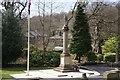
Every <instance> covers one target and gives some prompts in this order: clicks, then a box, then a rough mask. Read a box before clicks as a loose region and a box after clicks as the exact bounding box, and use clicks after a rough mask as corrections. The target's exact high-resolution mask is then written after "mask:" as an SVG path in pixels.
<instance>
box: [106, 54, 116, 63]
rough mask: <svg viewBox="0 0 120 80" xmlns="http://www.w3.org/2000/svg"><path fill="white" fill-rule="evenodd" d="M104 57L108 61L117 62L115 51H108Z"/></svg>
mask: <svg viewBox="0 0 120 80" xmlns="http://www.w3.org/2000/svg"><path fill="white" fill-rule="evenodd" d="M104 58H105V61H106V62H115V53H106V54H105V55H104Z"/></svg>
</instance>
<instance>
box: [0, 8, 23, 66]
mask: <svg viewBox="0 0 120 80" xmlns="http://www.w3.org/2000/svg"><path fill="white" fill-rule="evenodd" d="M2 27H3V28H2V63H3V65H6V64H8V63H10V62H13V61H15V60H16V59H17V58H19V57H20V56H21V53H22V50H23V46H24V45H23V44H24V37H23V34H22V33H21V26H20V25H19V21H18V20H17V18H16V17H14V14H13V13H12V11H11V10H7V11H4V12H3V13H2Z"/></svg>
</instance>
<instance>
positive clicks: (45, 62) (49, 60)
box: [30, 50, 60, 67]
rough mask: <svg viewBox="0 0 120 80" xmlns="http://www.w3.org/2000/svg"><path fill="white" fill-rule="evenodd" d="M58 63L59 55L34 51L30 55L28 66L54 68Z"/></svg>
mask: <svg viewBox="0 0 120 80" xmlns="http://www.w3.org/2000/svg"><path fill="white" fill-rule="evenodd" d="M43 55H44V56H45V58H44V59H43ZM59 63H60V54H59V53H56V52H52V51H48V52H45V54H44V53H43V52H42V51H39V50H36V51H33V52H32V53H31V54H30V66H33V67H38V66H50V67H55V66H58V65H59Z"/></svg>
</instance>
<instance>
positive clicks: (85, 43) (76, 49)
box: [70, 2, 92, 63]
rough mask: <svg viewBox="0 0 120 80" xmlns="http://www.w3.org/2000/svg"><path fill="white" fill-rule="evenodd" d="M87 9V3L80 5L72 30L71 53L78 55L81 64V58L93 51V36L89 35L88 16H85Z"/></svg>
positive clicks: (80, 3)
mask: <svg viewBox="0 0 120 80" xmlns="http://www.w3.org/2000/svg"><path fill="white" fill-rule="evenodd" d="M85 7H86V4H85V3H82V2H79V3H78V6H77V10H76V13H75V21H74V23H73V29H72V40H71V44H70V52H71V53H75V54H76V55H77V59H78V62H79V63H80V57H81V56H83V55H84V54H86V53H88V52H89V51H90V50H91V49H92V47H91V36H90V33H89V25H88V20H87V16H86V14H85Z"/></svg>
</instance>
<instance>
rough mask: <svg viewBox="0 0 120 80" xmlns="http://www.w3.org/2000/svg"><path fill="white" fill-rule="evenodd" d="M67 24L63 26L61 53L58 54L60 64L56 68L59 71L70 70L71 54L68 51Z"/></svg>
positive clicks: (71, 69)
mask: <svg viewBox="0 0 120 80" xmlns="http://www.w3.org/2000/svg"><path fill="white" fill-rule="evenodd" d="M68 31H69V28H68V26H66V25H65V26H63V53H62V54H61V56H60V66H59V67H58V68H56V69H55V70H56V71H59V72H71V71H74V70H73V68H72V59H71V55H70V54H69V53H68Z"/></svg>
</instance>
